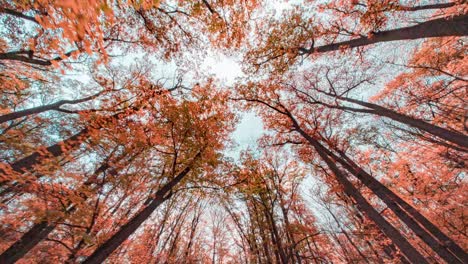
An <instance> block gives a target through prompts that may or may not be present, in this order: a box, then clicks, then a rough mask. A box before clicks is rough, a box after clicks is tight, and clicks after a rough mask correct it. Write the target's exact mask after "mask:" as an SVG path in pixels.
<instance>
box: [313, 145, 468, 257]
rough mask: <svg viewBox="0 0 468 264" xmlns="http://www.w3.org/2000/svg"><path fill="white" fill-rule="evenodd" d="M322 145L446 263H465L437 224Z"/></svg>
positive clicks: (460, 251) (348, 161)
mask: <svg viewBox="0 0 468 264" xmlns="http://www.w3.org/2000/svg"><path fill="white" fill-rule="evenodd" d="M317 143H318V142H317ZM318 144H320V143H318ZM322 148H323V149H324V151H325V152H327V154H328V155H329V156H330V157H331V158H332V159H333V160H335V161H336V162H338V163H340V164H341V165H342V166H343V167H344V168H345V169H346V170H348V171H349V172H351V173H352V174H353V175H354V176H356V178H358V179H359V180H360V181H361V182H362V183H364V185H365V186H366V187H368V188H369V189H370V190H372V192H373V193H374V194H375V195H377V197H379V198H380V199H381V200H382V201H383V202H384V203H385V204H387V206H388V207H389V208H390V209H391V210H392V211H393V212H394V213H395V214H396V216H397V217H398V218H400V219H401V220H402V221H403V222H404V223H405V224H406V225H407V226H408V227H409V228H410V229H411V230H412V231H413V232H414V233H415V234H416V235H417V236H418V237H419V238H421V240H423V241H424V242H425V243H426V244H427V245H428V246H429V247H430V248H431V249H432V250H433V251H434V252H436V253H437V254H438V255H439V256H440V257H441V258H443V259H444V260H446V261H447V262H448V263H468V255H467V254H466V253H465V252H464V250H463V249H462V248H461V247H460V246H459V245H457V243H455V241H453V240H452V239H451V238H449V237H448V236H447V235H445V234H444V233H443V232H442V231H441V230H440V229H439V228H438V227H436V226H435V225H434V224H432V223H431V222H430V221H429V220H428V219H427V218H426V217H424V216H423V215H422V214H421V213H419V212H418V211H417V210H416V208H414V207H412V206H411V205H410V204H408V203H407V202H405V201H404V200H403V199H401V198H400V197H399V196H398V195H396V194H395V193H394V192H392V191H391V190H390V189H388V188H387V187H386V186H385V185H383V184H382V183H380V182H379V181H378V180H376V179H375V178H374V177H372V176H371V175H370V174H368V173H367V172H366V171H364V170H363V169H362V168H361V167H359V165H357V164H356V163H355V162H353V161H352V160H351V159H350V158H349V157H347V156H346V155H345V154H344V153H343V152H342V151H339V152H340V155H341V156H342V157H343V158H340V157H338V156H337V155H335V154H334V153H332V152H331V151H328V150H326V149H325V147H323V146H322ZM436 239H437V240H436ZM449 250H450V251H451V252H450V251H449Z"/></svg>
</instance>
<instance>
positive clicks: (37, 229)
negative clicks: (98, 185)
mask: <svg viewBox="0 0 468 264" xmlns="http://www.w3.org/2000/svg"><path fill="white" fill-rule="evenodd" d="M124 156H125V155H123V156H121V158H123V157H124ZM107 169H109V159H106V160H105V161H104V162H103V163H102V164H101V166H99V168H98V169H97V170H96V171H95V172H94V173H93V176H92V177H91V178H89V179H88V180H87V181H86V182H85V183H83V186H90V185H91V184H92V183H93V182H94V181H95V178H96V177H97V176H99V174H100V173H102V172H104V171H106V170H107ZM81 196H82V198H83V199H87V198H88V197H87V196H86V195H84V194H81ZM75 210H76V206H75V205H74V204H69V205H68V208H67V210H66V213H67V214H72V213H73V212H74V211H75ZM61 220H64V219H63V218H62V219H59V220H57V221H55V222H49V221H47V220H42V221H40V222H39V223H36V224H34V225H33V226H32V227H31V228H30V229H29V231H28V232H26V233H25V234H23V235H22V236H21V238H20V239H19V240H18V241H16V242H15V243H14V244H13V245H11V246H10V247H9V248H8V249H7V250H5V251H4V252H3V253H2V254H1V255H0V263H2V264H10V263H15V262H16V261H18V260H19V259H20V258H22V257H24V255H26V254H27V253H28V252H29V251H30V250H31V249H33V248H34V247H35V246H36V245H37V244H39V243H40V242H41V241H42V240H44V239H45V238H47V237H48V235H49V234H50V233H51V232H52V231H54V229H55V227H56V226H57V222H59V221H61Z"/></svg>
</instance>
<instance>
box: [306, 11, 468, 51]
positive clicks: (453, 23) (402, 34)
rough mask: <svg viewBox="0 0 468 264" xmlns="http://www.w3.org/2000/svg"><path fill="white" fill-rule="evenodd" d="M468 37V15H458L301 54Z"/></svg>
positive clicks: (313, 48) (324, 46) (320, 47)
mask: <svg viewBox="0 0 468 264" xmlns="http://www.w3.org/2000/svg"><path fill="white" fill-rule="evenodd" d="M466 35H468V15H467V14H463V15H457V16H453V17H443V18H437V19H433V20H429V21H425V22H422V23H420V24H417V25H414V26H410V27H404V28H398V29H392V30H386V31H381V32H376V33H374V34H373V35H372V37H370V38H367V37H360V38H357V39H352V40H347V41H343V42H338V43H333V44H328V45H323V46H319V47H311V48H304V47H302V48H299V53H300V54H311V53H314V52H317V53H323V52H330V51H336V50H339V49H340V48H341V47H347V48H357V47H362V46H367V45H372V44H376V43H381V42H389V41H397V40H411V39H420V38H434V37H447V36H466Z"/></svg>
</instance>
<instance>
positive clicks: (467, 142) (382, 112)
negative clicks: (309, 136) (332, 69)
mask: <svg viewBox="0 0 468 264" xmlns="http://www.w3.org/2000/svg"><path fill="white" fill-rule="evenodd" d="M467 19H468V17H467ZM335 97H336V98H338V99H340V100H343V101H347V102H351V103H354V104H358V105H361V106H364V107H367V108H369V109H372V110H371V111H368V110H365V112H367V113H371V114H375V115H379V116H384V117H388V118H390V119H392V120H395V121H397V122H400V123H402V124H405V125H408V126H410V127H414V128H417V129H420V130H422V131H425V132H427V133H429V134H432V135H434V136H436V137H439V138H441V139H444V140H447V141H449V142H452V143H454V144H456V145H458V146H460V147H463V148H466V149H468V136H465V135H463V134H462V133H458V132H455V131H450V130H448V129H445V128H442V127H439V126H436V125H433V124H430V123H427V122H425V121H423V120H421V119H416V118H413V117H410V116H407V115H404V114H400V113H398V112H396V111H393V110H391V109H388V108H385V107H383V106H380V105H377V104H373V103H368V102H364V101H360V100H356V99H352V98H348V97H342V96H335ZM338 108H340V107H338ZM343 108H346V110H350V111H355V112H359V109H354V110H353V108H347V107H343Z"/></svg>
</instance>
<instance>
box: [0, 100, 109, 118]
mask: <svg viewBox="0 0 468 264" xmlns="http://www.w3.org/2000/svg"><path fill="white" fill-rule="evenodd" d="M99 94H101V93H98V94H95V95H92V96H88V97H85V98H81V99H76V100H60V101H58V102H55V103H52V104H48V105H42V106H37V107H33V108H29V109H24V110H20V111H16V112H13V113H8V114H5V115H2V116H0V124H2V123H5V122H8V121H11V120H14V119H17V118H21V117H25V116H30V115H37V114H40V113H43V112H46V111H49V110H56V111H62V109H60V107H61V106H62V105H65V104H79V103H83V102H86V101H89V100H92V99H94V98H96V97H97V96H99Z"/></svg>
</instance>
